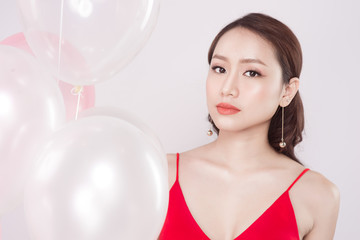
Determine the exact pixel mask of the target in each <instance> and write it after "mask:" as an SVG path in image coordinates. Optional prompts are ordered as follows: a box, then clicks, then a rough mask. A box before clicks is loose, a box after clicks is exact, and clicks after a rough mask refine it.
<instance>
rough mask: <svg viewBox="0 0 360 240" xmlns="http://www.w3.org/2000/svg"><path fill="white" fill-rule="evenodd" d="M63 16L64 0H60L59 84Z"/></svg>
mask: <svg viewBox="0 0 360 240" xmlns="http://www.w3.org/2000/svg"><path fill="white" fill-rule="evenodd" d="M63 16H64V0H61V7H60V29H59V31H60V32H59V58H58V69H57V71H58V77H57V82H58V83H59V76H60V62H61V47H62V35H63Z"/></svg>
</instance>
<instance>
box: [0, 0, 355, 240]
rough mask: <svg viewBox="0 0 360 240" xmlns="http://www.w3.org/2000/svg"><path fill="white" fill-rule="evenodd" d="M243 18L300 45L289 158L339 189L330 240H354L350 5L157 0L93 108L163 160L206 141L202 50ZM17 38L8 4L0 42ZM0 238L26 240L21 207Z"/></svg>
mask: <svg viewBox="0 0 360 240" xmlns="http://www.w3.org/2000/svg"><path fill="white" fill-rule="evenodd" d="M249 12H262V13H266V14H269V15H271V16H273V17H275V18H277V19H279V20H280V21H283V22H284V23H285V24H287V25H288V26H289V27H290V28H291V29H292V30H293V31H294V32H295V34H296V35H297V37H298V38H299V40H300V43H301V44H302V48H303V55H304V65H303V72H302V75H301V78H300V80H301V83H300V93H301V95H302V98H303V101H304V107H305V117H306V122H305V124H306V126H305V136H304V141H303V143H301V144H300V146H299V147H298V148H297V152H298V155H299V156H300V159H301V160H302V161H303V162H304V163H305V164H306V165H307V166H308V167H310V168H311V169H313V170H316V171H319V172H321V173H322V174H323V175H325V176H326V177H327V178H328V179H330V180H331V181H333V182H334V183H335V184H336V185H337V186H338V187H339V189H340V192H341V207H340V216H339V220H338V225H337V230H336V235H335V239H337V240H342V239H355V238H356V237H357V235H358V225H359V223H360V204H359V203H360V190H359V189H360V187H359V186H360V177H359V175H360V162H359V161H360V153H359V149H358V147H359V145H360V140H359V135H360V127H359V123H360V110H359V109H360V108H359V103H360V101H359V96H358V92H359V89H360V77H359V76H360V45H359V44H360V14H359V13H360V5H359V2H357V1H356V0H342V1H329V0H327V1H325V0H318V1H315V0H303V1H295V0H277V1H269V0H251V1H240V0H222V1H215V0H196V1H194V0H177V1H175V0H163V1H162V5H161V11H160V16H159V19H158V24H157V26H156V28H155V30H154V32H153V34H152V36H151V38H150V39H149V41H148V42H147V44H146V45H145V47H144V48H143V50H142V51H141V52H140V53H139V54H138V55H137V57H136V58H135V59H134V60H133V61H132V62H131V63H130V64H129V65H128V66H127V67H126V68H125V69H123V71H122V72H121V73H119V74H118V75H117V76H116V77H115V78H113V79H110V80H108V81H106V82H104V83H100V84H98V85H96V87H95V88H96V105H97V106H114V107H119V108H123V109H126V110H129V111H132V112H134V113H135V114H136V115H138V116H139V117H140V118H141V119H142V120H144V121H145V122H146V123H147V124H148V125H149V126H150V127H152V128H153V129H154V131H155V132H156V133H157V134H158V136H159V138H160V140H161V141H162V143H163V145H164V147H165V150H166V151H167V152H182V151H185V150H187V149H190V148H193V147H196V146H198V145H202V144H205V143H207V142H209V141H211V140H212V138H211V137H208V136H207V135H206V132H207V129H208V127H209V124H208V123H207V121H206V118H207V109H206V101H205V79H206V75H207V70H208V66H207V50H208V48H209V46H210V43H211V41H212V39H213V38H214V36H215V35H216V34H217V32H218V31H219V30H220V29H221V28H222V27H223V26H224V25H226V24H227V23H229V22H230V21H232V20H234V19H236V18H238V17H241V16H243V15H244V14H246V13H249ZM20 31H22V26H21V24H20V20H19V16H18V12H17V8H16V1H15V0H0V40H1V39H4V38H5V37H8V36H10V35H12V34H14V33H17V32H20ZM94 34H96V33H94ZM0 67H1V66H0ZM0 134H1V133H0ZM309 194H316V193H309ZM0 232H1V239H2V240H22V239H24V240H26V239H29V238H28V237H27V233H26V226H25V222H24V220H23V213H22V208H21V207H19V208H18V209H16V210H14V211H13V212H10V213H8V214H6V215H5V216H3V217H2V219H1V226H0Z"/></svg>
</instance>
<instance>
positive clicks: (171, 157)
mask: <svg viewBox="0 0 360 240" xmlns="http://www.w3.org/2000/svg"><path fill="white" fill-rule="evenodd" d="M166 158H167V162H168V176H169V190H170V189H171V187H172V186H173V185H174V183H175V180H176V153H168V154H166Z"/></svg>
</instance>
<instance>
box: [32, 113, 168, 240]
mask: <svg viewBox="0 0 360 240" xmlns="http://www.w3.org/2000/svg"><path fill="white" fill-rule="evenodd" d="M164 158H165V154H164V153H163V154H159V151H158V150H157V149H156V148H155V147H154V145H153V143H152V142H151V141H150V140H149V138H148V136H146V134H144V132H143V131H141V130H140V129H138V128H136V127H135V126H134V125H132V124H130V123H128V122H126V121H124V120H121V119H118V118H114V117H108V116H90V117H86V118H81V119H79V120H77V121H72V122H69V123H68V124H67V125H65V126H64V127H63V128H62V129H61V130H60V131H58V132H57V133H56V134H54V135H53V136H52V138H50V139H49V141H48V142H47V144H46V146H45V147H44V151H43V152H42V154H41V156H40V164H39V167H38V168H37V170H36V171H35V173H34V175H33V176H32V177H31V180H30V181H29V185H28V186H27V188H26V194H25V214H26V219H27V223H28V225H29V229H30V234H31V236H32V239H36V240H60V239H61V240H63V239H66V240H104V239H106V240H119V239H126V240H132V239H134V240H136V239H139V240H140V239H142V240H143V239H149V240H153V239H156V238H157V236H158V235H159V233H160V231H161V229H162V225H163V222H164V220H165V217H166V211H167V205H168V181H167V169H164V167H163V162H164Z"/></svg>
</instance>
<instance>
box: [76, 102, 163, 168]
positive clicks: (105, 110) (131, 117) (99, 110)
mask: <svg viewBox="0 0 360 240" xmlns="http://www.w3.org/2000/svg"><path fill="white" fill-rule="evenodd" d="M89 116H109V117H115V118H119V119H122V120H124V121H127V122H128V123H130V124H133V125H134V126H135V127H137V128H138V129H140V130H141V131H143V132H144V133H145V134H146V135H147V136H148V137H149V140H150V141H151V142H152V143H153V144H154V146H155V148H156V149H157V150H158V151H159V152H160V153H164V152H165V151H164V148H163V145H162V143H161V142H160V139H159V138H158V136H157V135H156V134H155V132H154V131H153V130H152V129H151V128H150V127H149V126H148V125H147V124H146V123H145V122H143V121H142V120H140V118H139V117H138V116H136V115H135V114H133V113H130V112H129V111H126V110H124V109H118V108H115V107H94V108H90V109H86V110H84V111H83V112H80V113H79V117H80V118H82V117H89ZM165 162H166V164H167V160H165Z"/></svg>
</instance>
